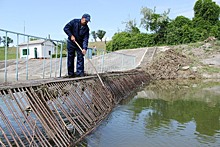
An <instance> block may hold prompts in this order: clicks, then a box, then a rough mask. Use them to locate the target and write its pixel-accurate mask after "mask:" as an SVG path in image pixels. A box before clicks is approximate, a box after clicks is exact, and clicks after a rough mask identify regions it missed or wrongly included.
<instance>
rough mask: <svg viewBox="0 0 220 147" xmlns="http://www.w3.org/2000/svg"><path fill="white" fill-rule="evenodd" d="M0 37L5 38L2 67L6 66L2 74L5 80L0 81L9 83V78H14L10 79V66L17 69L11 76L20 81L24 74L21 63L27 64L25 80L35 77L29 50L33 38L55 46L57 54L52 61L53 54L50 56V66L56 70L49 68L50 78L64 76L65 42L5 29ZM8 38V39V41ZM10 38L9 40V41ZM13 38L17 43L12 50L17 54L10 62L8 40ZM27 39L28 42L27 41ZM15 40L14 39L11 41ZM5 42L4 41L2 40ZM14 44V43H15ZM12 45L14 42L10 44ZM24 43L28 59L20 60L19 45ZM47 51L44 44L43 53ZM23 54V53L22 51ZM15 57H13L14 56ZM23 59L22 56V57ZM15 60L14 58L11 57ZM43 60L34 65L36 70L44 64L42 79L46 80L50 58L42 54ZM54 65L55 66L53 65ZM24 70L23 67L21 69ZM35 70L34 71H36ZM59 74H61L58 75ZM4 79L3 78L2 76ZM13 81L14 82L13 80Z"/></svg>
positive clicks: (0, 32)
mask: <svg viewBox="0 0 220 147" xmlns="http://www.w3.org/2000/svg"><path fill="white" fill-rule="evenodd" d="M0 36H3V37H2V38H4V63H3V62H1V63H0V64H1V67H2V64H4V73H1V74H4V79H0V82H3V80H4V82H7V81H8V79H9V78H12V79H13V76H10V77H8V75H9V73H8V70H9V69H8V66H9V65H11V64H13V65H15V67H14V69H15V73H11V72H10V75H14V76H15V80H16V81H18V80H19V75H20V74H24V73H19V63H20V64H22V63H24V62H25V64H26V69H25V80H29V79H30V77H31V76H34V75H32V74H34V73H33V72H31V73H30V69H29V67H30V63H29V62H30V61H29V59H30V58H29V55H30V54H29V48H30V39H31V38H33V39H40V40H43V41H50V42H52V43H53V44H54V46H53V47H54V52H55V57H56V58H55V59H53V60H52V54H50V56H49V59H50V65H51V66H52V65H54V70H52V67H51V66H50V67H51V68H49V70H50V71H49V73H50V74H49V75H50V77H52V73H53V72H54V74H55V75H54V76H55V77H57V76H59V77H60V76H61V74H62V68H63V67H62V66H63V65H62V51H63V43H64V42H63V41H59V40H54V39H50V38H43V37H38V36H33V35H27V34H22V33H17V32H12V31H8V30H3V29H0ZM21 37H24V41H21ZM6 38H7V39H6ZM8 38H9V39H8ZM11 38H14V39H15V40H16V41H15V42H16V43H15V44H13V47H14V48H13V49H12V50H15V49H16V53H15V57H14V58H15V59H14V60H9V59H10V58H9V56H10V52H8V50H9V49H10V48H9V42H8V40H10V39H11ZM26 39H27V41H25V40H26ZM11 40H13V39H11ZM2 41H3V40H2ZM13 42H14V41H13ZM10 43H12V42H10ZM21 43H22V45H24V44H25V45H26V50H27V52H26V53H27V54H26V57H25V59H24V58H19V45H20V44H21ZM44 49H45V44H43V47H42V49H41V52H43V51H44ZM48 50H50V51H51V50H52V46H51V49H48ZM58 50H59V52H60V57H59V60H57V59H58V56H57V55H58ZM12 52H15V51H11V53H12ZM20 52H21V51H20ZM1 56H2V55H1ZM12 56H13V55H12ZM20 57H21V55H20ZM11 58H13V57H11ZM40 58H41V59H43V60H41V62H37V63H38V64H36V65H33V66H35V67H34V68H39V66H40V64H42V71H41V72H42V75H41V77H42V78H45V70H46V65H45V63H46V60H47V59H48V57H46V56H44V53H43V54H42V56H41V57H40ZM53 63H54V64H53ZM57 64H59V68H57ZM21 68H22V67H21ZM34 68H33V69H34ZM31 70H32V68H31ZM57 73H59V74H58V75H57ZM1 77H2V76H1ZM23 80H24V77H23ZM11 81H13V80H11Z"/></svg>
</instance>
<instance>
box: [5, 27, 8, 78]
mask: <svg viewBox="0 0 220 147" xmlns="http://www.w3.org/2000/svg"><path fill="white" fill-rule="evenodd" d="M7 33H8V32H7V31H6V32H5V82H7V60H8V56H7V55H8V35H7Z"/></svg>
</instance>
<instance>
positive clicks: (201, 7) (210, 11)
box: [193, 0, 220, 25]
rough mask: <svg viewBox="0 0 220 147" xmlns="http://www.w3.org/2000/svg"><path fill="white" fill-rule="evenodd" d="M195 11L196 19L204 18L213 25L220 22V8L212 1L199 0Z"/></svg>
mask: <svg viewBox="0 0 220 147" xmlns="http://www.w3.org/2000/svg"><path fill="white" fill-rule="evenodd" d="M193 9H194V19H196V18H197V19H198V18H202V19H203V20H205V21H208V22H209V23H211V24H212V25H214V24H216V23H217V22H218V21H219V16H220V7H219V5H217V4H216V3H215V2H213V1H212V0H198V1H197V2H196V3H195V5H194V8H193Z"/></svg>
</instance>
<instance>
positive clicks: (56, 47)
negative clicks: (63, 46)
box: [55, 42, 58, 77]
mask: <svg viewBox="0 0 220 147" xmlns="http://www.w3.org/2000/svg"><path fill="white" fill-rule="evenodd" d="M55 49H56V59H55V77H57V50H58V42H57V45H56V46H55Z"/></svg>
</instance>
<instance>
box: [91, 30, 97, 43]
mask: <svg viewBox="0 0 220 147" xmlns="http://www.w3.org/2000/svg"><path fill="white" fill-rule="evenodd" d="M91 34H92V37H93V38H94V40H95V42H96V39H97V35H96V33H95V31H92V32H91Z"/></svg>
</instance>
